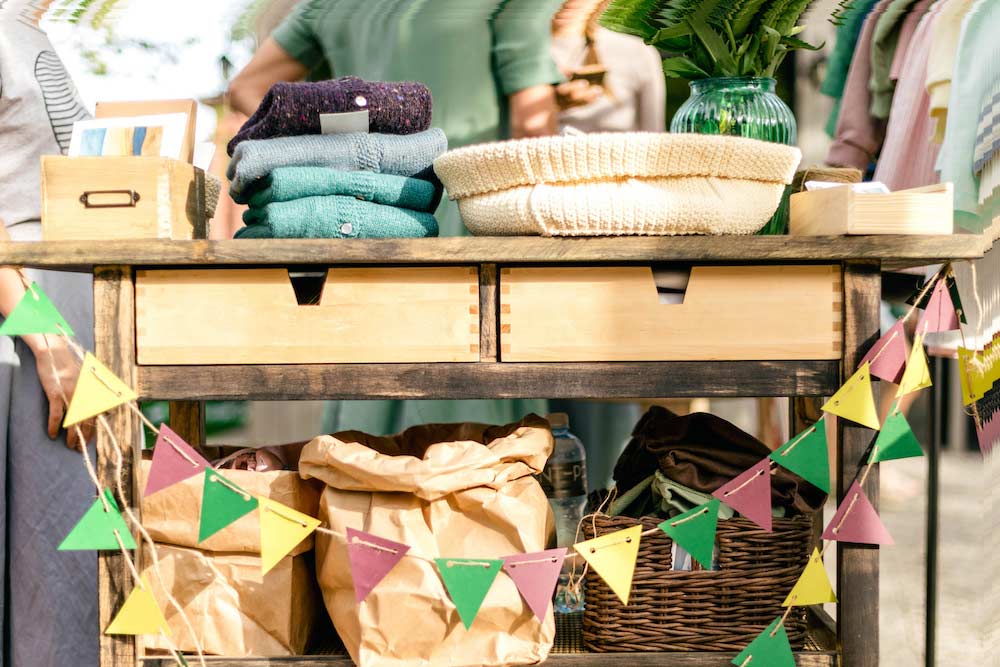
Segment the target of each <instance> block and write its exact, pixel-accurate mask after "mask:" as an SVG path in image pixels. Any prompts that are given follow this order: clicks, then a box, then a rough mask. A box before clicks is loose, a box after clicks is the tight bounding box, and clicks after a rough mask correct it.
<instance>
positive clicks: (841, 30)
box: [819, 0, 878, 137]
mask: <svg viewBox="0 0 1000 667" xmlns="http://www.w3.org/2000/svg"><path fill="white" fill-rule="evenodd" d="M876 2H878V0H856V1H855V2H853V3H851V5H850V6H849V7H848V8H847V11H846V12H845V13H844V15H843V17H841V19H840V25H838V26H837V36H836V38H835V41H834V43H833V49H832V50H831V51H830V56H829V57H828V58H827V60H826V76H825V77H824V78H823V83H822V85H820V87H819V92H821V93H823V94H824V95H827V96H829V97H832V98H833V100H834V101H833V108H832V109H831V110H830V117H829V118H828V119H827V121H826V133H827V134H828V135H830V136H831V137H832V136H834V133H835V132H836V130H837V116H838V115H839V114H840V103H841V97H843V95H844V85H845V84H846V83H847V71H848V69H850V67H851V58H853V57H854V47H855V46H857V44H858V37H860V36H861V26H862V25H863V24H864V22H865V17H867V16H868V14H870V13H871V11H872V9H873V8H874V7H875V3H876Z"/></svg>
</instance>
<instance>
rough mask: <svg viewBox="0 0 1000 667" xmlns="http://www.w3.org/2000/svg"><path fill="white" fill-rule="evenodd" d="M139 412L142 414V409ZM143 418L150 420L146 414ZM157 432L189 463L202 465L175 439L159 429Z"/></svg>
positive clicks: (194, 465)
mask: <svg viewBox="0 0 1000 667" xmlns="http://www.w3.org/2000/svg"><path fill="white" fill-rule="evenodd" d="M138 412H139V414H140V415H142V410H139V411H138ZM142 418H143V421H148V420H146V416H145V415H142ZM157 434H158V435H159V436H160V437H161V438H163V442H165V443H167V444H168V445H170V447H171V448H172V449H173V450H174V451H175V452H177V453H178V454H180V455H181V456H182V457H183V458H184V460H185V461H187V462H188V463H190V464H191V465H192V466H193V467H195V468H197V467H199V466H200V465H201V464H200V463H198V462H197V461H195V460H194V459H193V458H191V455H190V454H188V453H187V452H185V451H184V449H183V448H182V447H181V446H180V445H178V444H177V443H176V442H174V441H173V440H171V439H170V438H168V437H167V436H165V435H163V434H162V433H159V432H158V431H157Z"/></svg>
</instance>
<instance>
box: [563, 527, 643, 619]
mask: <svg viewBox="0 0 1000 667" xmlns="http://www.w3.org/2000/svg"><path fill="white" fill-rule="evenodd" d="M641 535H642V525H641V524H640V525H638V526H632V527H631V528H625V529H623V530H616V531H615V532H613V533H608V534H607V535H601V536H600V537H595V538H594V539H592V540H586V541H584V542H578V543H576V544H574V545H573V549H575V550H576V552H577V553H578V554H580V555H581V556H583V559H584V560H585V561H587V562H588V563H590V567H592V568H594V571H595V572H597V574H599V575H601V579H604V583H606V584H607V585H608V588H610V589H611V590H612V591H614V592H615V595H617V596H618V599H619V600H621V601H622V604H625V605H627V604H628V598H629V592H631V590H632V575H633V574H634V573H635V559H636V557H637V556H638V555H639V540H640V539H641Z"/></svg>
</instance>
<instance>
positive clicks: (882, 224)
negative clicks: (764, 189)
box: [788, 183, 955, 236]
mask: <svg viewBox="0 0 1000 667" xmlns="http://www.w3.org/2000/svg"><path fill="white" fill-rule="evenodd" d="M953 202H954V193H953V191H952V185H951V183H939V184H936V185H928V186H926V187H922V188H911V189H909V190H899V191H897V192H892V193H889V194H881V193H859V192H855V191H854V189H853V188H851V187H847V186H842V187H835V188H824V189H822V190H812V191H809V192H798V193H796V194H794V195H792V197H791V214H790V219H789V227H788V231H789V233H790V234H793V235H798V236H827V235H840V234H951V233H952V232H953V231H954V226H955V225H954V213H953V210H952V209H953Z"/></svg>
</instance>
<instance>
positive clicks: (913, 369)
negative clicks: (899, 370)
mask: <svg viewBox="0 0 1000 667" xmlns="http://www.w3.org/2000/svg"><path fill="white" fill-rule="evenodd" d="M929 386H931V372H930V370H929V369H928V368H927V355H926V354H924V337H923V336H921V335H919V334H917V336H916V337H915V338H914V339H913V349H912V350H910V358H909V359H907V360H906V370H905V371H903V378H902V379H901V380H900V381H899V389H897V390H896V398H902V397H903V396H906V395H907V394H912V393H913V392H915V391H920V390H921V389H925V388H927V387H929Z"/></svg>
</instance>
